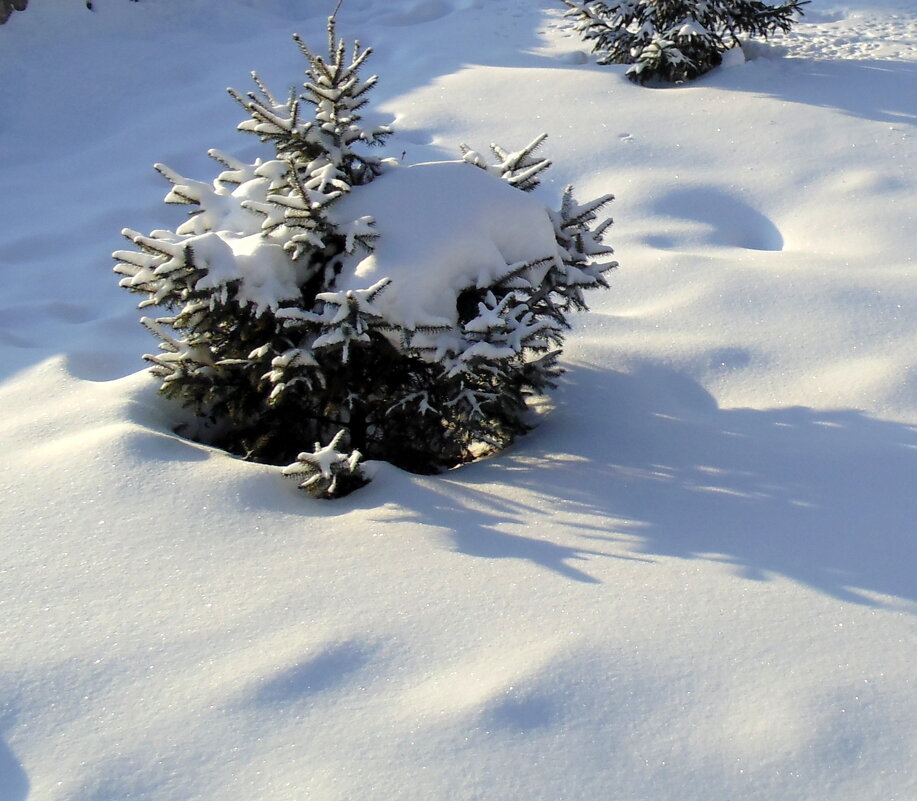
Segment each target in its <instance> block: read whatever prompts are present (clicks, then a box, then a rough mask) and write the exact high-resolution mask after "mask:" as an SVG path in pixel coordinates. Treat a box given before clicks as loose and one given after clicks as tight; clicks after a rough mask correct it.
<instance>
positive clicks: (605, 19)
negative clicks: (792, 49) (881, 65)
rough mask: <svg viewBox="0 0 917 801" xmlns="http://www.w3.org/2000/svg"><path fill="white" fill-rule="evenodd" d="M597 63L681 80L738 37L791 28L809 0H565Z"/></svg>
mask: <svg viewBox="0 0 917 801" xmlns="http://www.w3.org/2000/svg"><path fill="white" fill-rule="evenodd" d="M563 1H564V3H565V4H566V5H567V6H568V7H569V10H568V11H567V16H568V17H570V18H572V19H573V20H574V24H575V26H576V28H577V30H579V32H580V34H581V35H582V36H583V38H584V39H586V40H588V41H592V43H593V46H592V47H593V52H596V53H599V54H600V55H599V63H600V64H630V65H631V67H630V68H629V69H628V70H627V73H626V74H627V76H628V77H629V78H630V79H631V80H633V81H635V82H637V83H645V82H647V81H655V80H659V81H671V82H679V81H686V80H690V79H691V78H696V77H697V76H698V75H702V74H703V73H705V72H707V71H708V70H711V69H713V67H716V66H717V65H718V64H720V62H721V61H722V58H723V53H724V52H725V51H726V50H728V49H730V48H731V47H735V46H737V45H738V44H739V37H740V36H741V35H747V36H760V37H763V38H767V37H768V36H770V35H771V34H773V33H775V32H776V31H778V30H779V31H784V32H786V31H787V30H789V28H790V26H791V25H792V23H793V21H794V19H795V16H796V15H797V14H801V13H802V10H801V7H802V6H803V5H805V4H806V3H807V2H808V0H783V2H780V3H779V4H778V5H770V4H769V3H767V2H764V1H763V0H563Z"/></svg>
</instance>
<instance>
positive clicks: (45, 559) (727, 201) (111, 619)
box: [0, 0, 917, 801]
mask: <svg viewBox="0 0 917 801" xmlns="http://www.w3.org/2000/svg"><path fill="white" fill-rule="evenodd" d="M335 4H336V3H335V2H334V0H141V2H139V3H136V4H135V3H129V2H127V0H95V4H94V5H95V7H96V11H95V13H90V12H88V11H86V10H85V9H84V7H83V3H81V2H79V0H33V2H32V3H31V4H30V7H29V9H28V10H27V11H25V12H22V13H16V14H14V15H13V17H12V18H11V19H10V21H9V22H8V23H7V24H6V25H5V26H3V27H0V87H2V92H0V99H2V104H0V106H2V113H0V185H2V199H0V212H2V213H0V220H2V222H0V270H2V284H0V410H2V413H0V432H2V433H0V436H2V440H0V442H2V448H0V471H2V473H0V498H2V506H0V530H2V535H3V536H2V541H0V542H2V558H0V642H2V643H3V647H2V649H0V798H2V800H3V801H25V800H26V799H28V800H29V801H62V800H63V799H67V800H68V801H127V799H147V800H148V801H154V800H155V801H192V799H201V800H202V801H239V799H258V800H259V801H262V800H266V799H271V800H274V799H276V800H277V801H289V800H291V799H318V800H319V801H352V800H353V799H361V801H363V800H365V801H376V800H378V801H396V800H402V801H418V800H419V799H425V800H426V799H455V800H456V801H470V799H481V801H485V800H486V801H528V800H530V799H531V800H537V801H559V800H560V799H568V800H571V801H572V800H576V801H595V800H596V799H615V800H617V799H621V800H622V801H623V800H627V801H630V800H634V801H660V800H662V799H671V800H672V801H676V799H677V801H692V800H694V799H696V800H697V801H728V800H729V799H733V800H734V799H743V801H751V800H752V799H757V800H760V801H775V800H776V799H780V801H812V799H832V801H834V800H836V799H842V800H843V801H879V800H880V799H881V801H893V800H894V801H912V800H913V799H914V798H917V767H915V765H917V537H915V535H917V313H915V311H917V308H915V307H917V279H915V273H917V264H915V261H914V252H915V231H917V219H915V217H917V138H915V134H917V128H915V123H917V9H915V7H914V3H913V2H912V0H838V2H835V1H834V0H813V2H812V3H811V5H809V6H807V7H806V8H807V17H806V20H805V21H804V22H802V23H800V24H799V25H798V26H797V27H796V28H795V29H794V31H793V32H792V33H791V34H789V35H788V36H785V37H780V38H778V39H776V40H774V41H773V42H771V43H769V44H755V45H753V46H751V47H749V48H748V56H749V60H748V61H746V62H744V63H737V62H741V61H742V60H741V59H731V60H730V64H731V65H730V66H728V67H722V68H720V69H718V70H716V71H714V72H712V73H710V74H708V75H707V76H705V77H703V78H702V79H701V80H699V81H696V82H695V83H692V84H689V85H684V86H680V87H673V88H666V89H649V88H641V87H637V86H634V85H632V84H630V83H629V82H628V81H627V80H626V79H625V78H624V77H623V71H624V68H623V67H598V66H595V65H594V64H593V63H592V60H591V59H590V58H588V57H587V55H586V48H585V45H584V44H583V43H582V42H581V41H580V40H579V39H578V38H576V37H575V36H574V35H571V32H570V29H569V27H568V26H567V25H566V24H565V22H564V20H563V18H562V8H561V6H560V4H559V3H555V2H553V0H499V2H494V1H493V0H491V1H490V2H485V1H484V0H345V2H344V5H343V9H342V10H341V13H340V15H339V33H340V34H342V35H344V36H346V37H347V38H354V37H357V38H359V39H361V40H362V41H363V42H364V43H365V44H371V45H372V46H373V47H374V48H375V49H376V54H375V55H374V57H373V58H372V60H371V62H370V64H369V69H370V71H372V72H377V73H379V75H380V76H381V82H380V85H379V88H378V89H377V90H376V91H375V97H374V99H373V100H374V106H373V107H374V109H375V113H376V115H377V117H378V118H379V120H380V121H382V122H387V123H390V124H392V125H393V126H394V127H395V130H396V134H395V136H394V137H393V138H392V139H391V141H390V143H389V146H388V147H387V154H388V155H391V156H395V157H397V158H402V159H403V161H405V162H406V163H416V162H421V161H429V160H436V159H443V158H454V157H455V156H456V155H457V152H458V151H457V148H458V145H459V144H460V143H462V142H465V143H468V144H469V145H470V146H471V147H474V148H476V149H479V150H484V149H486V147H487V145H488V144H489V143H490V142H491V141H496V142H498V143H500V144H502V145H504V146H505V147H510V148H512V147H518V146H521V145H523V144H525V143H527V142H529V141H531V139H533V138H534V137H535V136H536V135H537V134H539V133H541V132H546V133H548V135H549V139H548V141H547V143H546V148H545V151H544V152H545V153H546V154H547V155H549V156H550V157H551V158H552V159H553V161H554V166H553V167H552V168H551V170H550V171H549V172H548V173H547V174H546V179H545V181H544V182H543V184H542V186H541V187H540V188H539V189H538V190H537V197H538V198H540V199H541V200H542V201H543V202H544V203H545V204H547V205H551V206H555V205H556V204H557V201H558V200H559V197H560V194H561V190H562V188H563V187H564V186H565V185H566V184H567V183H574V184H575V185H576V187H577V189H578V195H579V196H581V197H582V198H584V199H585V198H590V197H594V196H597V195H601V194H604V193H606V192H613V193H615V194H616V195H617V198H618V199H617V200H616V201H615V204H614V208H613V213H614V216H615V218H616V223H615V225H614V226H613V228H612V229H611V233H610V237H609V239H610V241H611V243H612V244H613V245H614V247H615V248H616V251H617V256H618V258H619V260H620V262H621V267H620V268H619V270H617V271H616V272H615V273H614V274H612V276H611V279H612V289H611V291H608V292H597V293H593V294H592V295H591V296H590V302H591V304H592V307H593V311H591V312H590V313H589V314H587V315H584V316H582V317H580V318H579V319H578V320H577V322H576V327H575V330H574V331H573V333H572V334H571V336H570V338H569V341H568V347H567V349H566V351H565V357H564V362H565V365H566V367H567V368H568V372H567V375H566V378H565V380H564V383H563V386H562V387H561V388H560V389H559V391H557V392H556V393H555V395H554V396H553V401H554V408H553V410H552V411H551V412H550V413H549V414H548V415H547V416H546V417H545V419H544V422H543V423H542V425H541V426H540V427H539V428H538V429H537V430H536V431H535V432H534V433H533V434H531V435H530V436H528V437H526V438H525V439H524V440H521V441H520V442H519V443H518V444H517V445H516V446H514V447H513V448H512V449H511V450H510V451H509V452H507V453H505V454H503V455H501V456H500V457H498V458H496V459H493V460H490V461H487V462H484V463H480V464H477V465H473V466H470V467H467V468H464V469H461V470H458V471H455V472H453V473H450V474H448V475H443V476H438V477H417V476H412V475H408V474H405V473H402V472H400V471H398V470H396V469H395V468H392V467H389V466H385V465H383V466H381V467H380V468H379V470H378V472H377V475H376V478H375V480H374V481H373V483H372V484H370V485H369V486H368V487H366V488H364V489H362V490H360V491H358V492H357V493H356V494H354V495H352V496H350V497H348V498H346V499H344V500H342V501H337V502H333V503H328V502H319V501H311V500H309V499H308V498H307V497H306V496H305V495H303V494H302V493H301V492H299V491H297V490H296V488H295V484H294V483H292V482H290V481H288V480H284V479H283V478H282V477H280V475H279V473H278V471H277V469H276V468H271V467H266V466H263V465H256V464H250V463H244V462H241V461H239V460H236V459H233V458H230V457H228V456H226V455H224V454H222V453H219V452H215V451H212V450H209V449H207V448H204V447H202V446H199V445H195V444H193V443H189V442H186V441H183V440H181V439H179V438H177V437H176V436H174V435H173V434H172V433H171V425H172V423H173V419H174V415H173V411H172V410H171V409H170V408H169V407H167V406H165V405H164V404H163V403H162V402H161V401H160V400H159V399H158V398H157V396H156V394H155V387H156V384H155V382H154V381H153V380H152V379H150V378H149V376H148V375H147V374H146V373H145V371H144V369H143V363H142V362H141V361H140V358H139V357H140V354H142V353H144V352H148V351H149V350H151V348H152V347H153V346H154V344H155V343H154V342H153V341H152V338H151V337H150V336H149V335H148V334H147V332H145V331H144V330H143V329H142V328H141V327H140V325H139V324H138V322H137V320H138V317H139V314H138V312H137V311H136V310H135V308H134V302H135V298H133V297H132V296H129V295H128V294H127V293H125V292H124V291H123V290H120V289H119V288H118V287H117V276H115V275H113V274H112V272H111V265H112V262H111V260H110V258H109V254H110V253H111V252H112V251H113V250H115V249H118V248H121V247H123V246H124V242H123V240H122V239H121V237H120V235H119V231H120V230H121V228H123V227H125V226H129V227H131V228H135V229H137V230H140V231H149V230H151V229H154V228H157V227H168V228H174V226H175V225H177V224H178V222H179V221H180V219H181V215H182V210H181V209H180V208H176V207H168V206H165V205H163V204H162V203H161V202H160V201H161V198H162V197H163V195H164V194H165V192H166V191H167V189H168V187H167V185H166V184H165V182H164V181H162V180H161V178H160V177H159V176H157V175H156V174H155V173H154V172H153V170H152V169H151V166H150V165H151V164H152V163H153V162H155V161H162V162H165V163H166V164H168V165H169V166H171V167H173V168H174V169H176V170H178V171H179V172H180V173H182V174H184V175H187V176H189V177H195V178H199V179H201V180H210V179H211V178H212V177H213V175H214V168H213V166H212V162H210V160H209V159H207V157H206V151H207V149H208V148H211V147H217V148H220V149H221V150H224V151H226V152H228V153H234V154H236V155H239V156H241V157H254V155H256V154H257V152H258V151H259V146H258V143H257V142H256V141H255V140H254V139H253V138H252V137H247V136H245V135H243V134H239V133H237V132H235V130H234V128H235V124H236V123H237V122H238V121H239V120H240V119H241V115H240V112H239V110H238V107H237V106H236V105H235V104H234V103H233V102H232V101H231V100H230V98H229V97H228V96H227V95H226V94H225V92H224V88H225V87H226V86H233V87H236V88H238V89H247V88H248V86H249V78H248V73H249V71H250V70H251V69H257V70H258V71H259V73H260V74H262V75H263V77H264V78H265V80H266V81H267V82H268V84H270V85H272V86H275V87H277V86H279V87H283V86H287V85H291V84H293V83H295V82H297V81H298V80H299V77H300V74H301V69H302V66H303V63H302V59H301V56H300V54H299V53H298V51H297V49H296V47H295V46H294V45H293V43H292V42H291V41H290V34H291V33H292V32H294V31H298V32H300V33H301V34H302V35H303V36H304V37H305V38H306V40H307V41H308V42H310V43H311V44H312V45H313V46H315V47H316V48H321V47H322V45H323V42H324V18H325V17H326V16H327V14H329V13H330V12H331V11H332V10H333V8H334V6H335ZM402 153H403V154H404V155H403V157H402ZM469 169H471V168H469Z"/></svg>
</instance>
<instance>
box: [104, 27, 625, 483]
mask: <svg viewBox="0 0 917 801" xmlns="http://www.w3.org/2000/svg"><path fill="white" fill-rule="evenodd" d="M328 41H329V55H328V57H327V58H323V57H320V56H317V55H315V54H314V53H312V52H311V51H310V50H309V49H308V48H307V47H306V46H305V44H304V43H303V42H302V41H301V40H300V39H299V38H298V37H296V42H297V44H298V45H299V47H300V50H301V51H302V53H303V55H304V56H305V58H306V59H307V63H308V67H307V71H306V74H307V80H306V81H305V83H304V84H303V90H302V91H300V92H295V91H294V92H293V93H292V94H291V95H290V97H289V98H287V99H286V100H283V101H281V100H278V99H277V98H276V97H275V96H274V95H273V94H272V93H271V92H270V90H269V89H268V88H267V87H266V86H265V85H264V84H263V82H262V81H261V80H260V79H259V78H258V76H257V75H254V78H255V83H256V87H257V89H256V91H254V92H252V93H249V94H248V95H245V96H243V95H240V94H239V93H237V92H234V91H232V90H230V92H231V94H232V96H233V97H234V98H235V99H236V100H237V101H238V102H239V103H240V104H241V105H242V106H243V107H244V108H245V110H246V111H247V112H248V115H249V118H248V119H246V120H245V121H243V122H242V123H241V124H240V126H239V128H240V130H242V131H245V132H248V133H253V134H255V135H256V136H258V137H259V138H260V139H261V140H262V141H264V142H265V143H267V144H269V145H270V146H271V147H272V149H273V153H274V158H270V159H268V160H266V161H262V160H261V159H258V160H256V161H255V162H254V163H251V164H249V163H243V162H241V161H238V160H236V159H233V158H231V157H229V156H227V155H224V154H222V153H218V152H216V151H211V153H210V155H211V156H212V157H213V158H214V159H215V160H217V161H218V162H219V163H220V164H222V166H223V168H224V169H223V170H222V171H221V172H220V173H219V175H218V176H217V178H216V180H215V181H214V182H213V184H206V183H202V182H199V181H194V180H190V179H187V178H183V177H182V176H180V175H178V174H176V173H174V172H173V171H172V170H170V169H169V168H168V167H165V166H164V165H156V167H157V169H158V170H159V172H160V173H161V174H162V175H163V176H164V177H165V178H167V179H168V180H169V182H170V183H171V184H172V189H171V191H170V192H169V194H168V195H167V196H166V202H169V203H181V204H189V205H192V206H194V207H195V208H194V210H193V211H192V212H191V215H190V217H189V219H188V220H187V221H186V222H184V223H183V224H182V225H181V226H179V227H178V228H177V229H176V230H175V231H174V232H173V231H162V230H160V231H154V232H152V233H151V234H149V235H144V234H140V233H137V232H135V231H131V230H125V232H124V233H125V236H127V238H128V239H130V240H131V241H132V242H133V243H134V245H135V246H136V247H137V250H124V251H118V252H116V253H115V258H116V260H117V262H118V263H117V265H116V267H115V271H116V272H117V273H119V274H120V275H121V276H122V279H121V285H122V286H124V287H125V288H127V289H129V290H131V291H133V292H138V293H141V294H142V295H144V299H143V301H142V302H141V303H140V306H141V308H147V307H150V308H152V307H158V308H162V309H165V310H166V314H164V315H162V316H158V317H155V318H154V317H144V318H143V319H142V322H143V323H144V325H145V326H146V327H147V328H148V329H149V330H150V331H152V332H153V334H155V335H156V336H157V337H158V338H159V339H160V352H159V353H157V354H151V355H147V356H146V357H145V358H146V359H147V360H148V361H150V362H151V363H152V365H153V366H152V372H153V373H154V375H155V376H157V377H158V378H159V379H160V380H161V381H162V384H161V391H162V393H163V394H165V395H166V396H168V397H170V398H174V399H176V400H177V401H179V402H180V403H182V404H183V405H185V406H188V407H191V408H192V409H193V410H194V411H195V412H196V413H197V415H198V418H197V419H198V420H199V421H200V425H199V427H198V430H195V431H189V432H188V433H189V434H190V435H191V436H194V437H195V438H198V439H203V440H205V441H208V442H210V443H212V444H215V445H217V446H219V447H222V448H224V449H226V450H228V451H230V452H232V453H235V454H238V455H240V456H243V457H245V458H248V459H253V460H257V461H264V462H270V463H275V464H286V465H287V467H286V468H285V471H284V472H285V473H286V474H287V475H290V476H292V477H296V478H299V479H302V483H301V484H300V486H301V487H303V489H305V490H307V491H309V492H310V493H312V494H313V495H316V496H318V497H331V496H334V495H341V494H346V493H347V492H349V491H351V490H352V489H354V488H355V487H357V486H360V485H361V484H362V483H365V479H364V477H363V475H362V472H361V470H360V466H359V462H360V460H361V459H362V458H364V457H365V458H368V459H382V460H386V461H389V462H392V463H393V464H396V465H398V466H400V467H402V468H405V469H408V470H411V471H414V472H421V473H432V472H438V471H440V470H443V469H447V468H449V467H454V466H455V465H458V464H461V463H463V462H467V461H469V460H472V459H474V458H477V457H479V456H481V455H483V454H486V453H489V452H493V451H496V450H499V449H501V448H503V447H505V446H506V445H507V444H508V443H509V442H511V441H512V440H513V438H514V437H515V436H517V435H518V434H520V433H522V432H524V431H526V430H528V428H529V423H528V422H527V419H526V418H527V400H528V398H529V397H530V396H531V395H532V394H535V393H541V392H543V391H544V390H545V389H546V388H547V387H549V386H551V385H552V384H553V381H554V380H555V379H556V377H557V376H558V374H559V372H560V370H559V367H558V365H557V358H558V355H559V351H560V346H561V344H562V341H563V335H564V331H565V329H566V328H567V327H568V325H569V324H568V322H567V315H568V313H569V312H571V311H573V310H577V309H585V308H586V305H585V301H584V297H583V293H584V291H585V290H586V289H589V288H591V287H599V286H606V283H605V280H604V277H603V273H604V272H605V271H606V270H608V269H610V268H611V267H613V266H614V263H613V262H608V261H607V260H606V261H599V260H598V259H600V257H603V256H605V255H607V254H610V253H611V248H609V247H608V246H607V245H604V244H602V238H603V236H604V233H605V232H606V230H607V228H608V226H609V225H610V224H611V220H605V221H603V222H597V215H598V212H599V210H600V209H601V208H602V207H603V206H604V205H605V204H607V203H608V202H609V201H610V200H611V196H605V197H602V198H598V199H596V200H594V201H592V202H590V203H586V204H583V205H580V204H578V203H577V202H576V201H575V200H574V199H573V195H572V191H571V190H569V189H568V190H567V191H566V192H565V194H564V200H563V204H562V207H561V209H560V210H559V211H558V212H556V213H555V212H550V211H549V210H547V209H544V208H543V207H540V206H538V207H537V208H538V209H540V211H539V212H538V215H540V217H539V218H538V220H536V222H537V223H538V224H539V225H542V226H543V227H544V228H545V230H546V231H549V232H550V233H549V235H548V237H547V238H548V240H550V242H551V243H552V245H551V247H550V248H548V249H547V252H545V254H544V256H543V257H539V258H536V259H530V260H526V261H523V262H514V263H507V264H506V265H505V268H503V269H498V270H496V272H494V273H493V274H488V276H489V277H488V279H487V280H486V281H484V282H483V283H482V282H481V280H480V272H479V270H478V266H476V265H468V266H467V267H466V268H465V272H462V273H461V274H460V275H459V276H458V277H456V276H449V277H448V278H449V281H450V282H451V283H452V284H457V282H458V283H461V282H464V284H465V288H464V289H461V290H458V291H457V292H456V295H455V298H454V304H453V305H454V308H453V311H452V313H451V314H450V315H449V317H448V319H445V318H441V317H440V318H436V319H432V318H431V319H430V320H429V321H424V320H422V321H420V322H417V321H410V320H406V319H405V318H404V317H403V315H401V316H400V315H399V314H398V313H397V312H396V311H393V308H394V307H393V305H392V304H391V303H390V302H387V300H386V298H387V296H390V295H392V294H393V293H399V292H401V293H405V292H407V293H410V287H407V286H405V285H401V286H393V285H392V281H391V280H390V279H389V278H388V277H382V278H380V279H378V280H375V281H373V282H371V283H370V285H369V286H365V285H364V286H360V284H359V280H360V279H358V278H357V277H356V276H357V272H356V265H357V264H359V260H360V259H361V258H365V257H366V256H367V255H369V254H371V253H372V251H373V249H374V246H375V239H376V238H377V236H378V235H379V232H378V231H377V230H376V227H375V222H374V220H373V219H372V218H371V217H370V216H368V215H356V216H352V217H351V216H348V213H347V212H346V210H345V211H341V208H350V207H344V206H341V205H340V204H341V201H342V199H343V198H345V197H347V196H349V195H351V194H353V195H354V197H355V198H356V196H357V195H358V193H360V192H361V191H363V192H366V191H367V188H368V187H369V184H371V183H373V182H375V181H376V180H377V179H378V180H379V182H380V183H379V186H382V182H384V181H385V180H386V177H387V174H389V173H390V174H392V175H393V176H394V175H395V174H396V172H397V171H401V173H402V174H405V173H406V172H407V171H409V170H423V169H428V170H429V169H434V170H435V169H437V164H432V165H417V166H416V167H411V168H407V167H400V166H398V165H396V164H395V163H393V162H391V161H383V160H380V159H377V158H374V157H372V156H371V155H369V154H368V152H366V147H365V146H370V145H376V144H379V143H382V142H384V140H385V139H386V138H387V137H388V136H389V135H390V133H391V131H390V130H389V129H388V128H387V127H385V126H375V127H372V126H366V125H364V124H363V123H362V119H361V114H360V112H361V109H363V107H364V106H365V104H366V102H367V93H368V92H369V90H370V89H371V88H372V87H373V86H374V85H375V83H376V77H375V76H373V77H371V78H369V79H367V80H365V81H364V80H362V79H361V78H360V75H359V71H360V68H361V67H362V65H363V64H364V62H365V61H366V59H367V58H368V56H369V55H370V52H371V51H370V50H369V49H368V48H367V49H363V48H361V47H360V45H359V43H357V44H355V45H354V47H353V49H352V53H351V54H350V55H348V50H347V48H346V46H345V43H344V42H343V41H341V40H338V39H337V37H336V34H335V28H334V18H333V17H332V18H331V19H330V20H329V24H328ZM543 138H544V137H540V138H539V139H536V140H535V141H534V142H532V143H531V144H530V145H529V146H528V147H526V148H523V149H522V150H520V151H517V152H508V151H505V150H503V149H501V148H499V147H496V146H494V147H493V153H494V156H495V159H496V161H495V163H489V162H488V161H487V160H486V159H484V158H483V157H482V156H480V155H479V154H478V153H476V152H474V151H472V150H470V149H468V148H463V154H464V161H465V162H468V163H469V164H471V165H474V167H479V168H482V169H483V170H485V171H487V172H488V173H490V174H492V175H494V176H496V177H495V178H494V179H493V180H494V181H497V179H498V178H499V179H503V181H505V182H506V183H508V184H509V185H510V186H513V187H516V188H518V189H520V190H525V191H527V190H531V189H533V188H534V187H535V186H536V185H537V183H538V176H539V174H540V173H541V172H542V171H543V170H544V169H545V168H547V166H548V164H549V162H548V161H547V160H546V159H543V158H540V157H538V156H537V155H536V150H537V149H538V148H539V146H540V145H541V142H542V140H543ZM453 164H454V163H453ZM474 167H471V166H468V167H465V166H462V165H457V169H459V170H461V171H462V172H463V173H464V170H466V169H467V170H473V169H474ZM439 174H440V173H439V172H437V173H436V175H439ZM390 180H391V179H390ZM484 180H485V181H490V180H491V179H490V178H486V179H484ZM498 184H499V182H498ZM441 191H442V192H444V193H446V194H447V195H449V194H450V189H449V187H442V188H441ZM500 191H501V192H503V191H506V190H502V189H501V190H500ZM451 194H452V196H458V195H457V194H456V193H455V192H452V193H451ZM510 194H511V195H514V193H512V192H510ZM514 196H515V195H514ZM419 202H420V203H421V207H423V204H424V199H423V198H421V199H420V201H419ZM468 202H469V203H474V198H471V199H469V201H468ZM427 205H429V203H427ZM433 205H435V203H434V204H433ZM536 206H537V204H536ZM527 208H528V206H527ZM430 259H431V260H432V261H433V262H434V263H435V262H436V261H437V256H436V254H435V253H431V254H430ZM465 273H468V274H467V275H466V274H465ZM476 275H477V276H478V278H475V276H476ZM407 280H408V281H410V280H411V279H410V277H408V279H407ZM442 290H443V292H447V291H449V289H448V287H447V286H445V285H444V286H443V287H442ZM438 294H440V295H441V294H442V293H441V292H440V293H438ZM389 300H391V298H389ZM305 443H316V444H315V449H314V451H312V452H311V453H309V452H301V449H302V447H303V445H304V444H305ZM322 443H327V444H324V445H323V444H322Z"/></svg>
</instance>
